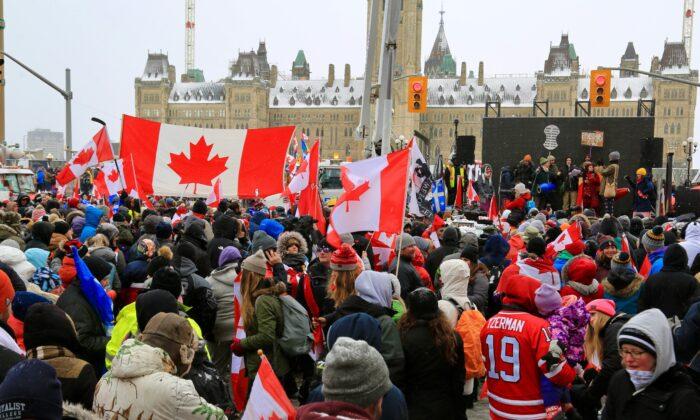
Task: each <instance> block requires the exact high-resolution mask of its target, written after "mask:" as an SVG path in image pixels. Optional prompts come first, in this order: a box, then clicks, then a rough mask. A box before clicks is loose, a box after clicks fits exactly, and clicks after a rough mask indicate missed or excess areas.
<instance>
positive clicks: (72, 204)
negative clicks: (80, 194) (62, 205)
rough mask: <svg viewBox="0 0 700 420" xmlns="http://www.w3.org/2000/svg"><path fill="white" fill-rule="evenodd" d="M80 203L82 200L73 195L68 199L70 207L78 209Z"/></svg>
mask: <svg viewBox="0 0 700 420" xmlns="http://www.w3.org/2000/svg"><path fill="white" fill-rule="evenodd" d="M78 204H80V200H78V198H77V197H71V198H69V199H68V207H71V208H74V209H77V208H78Z"/></svg>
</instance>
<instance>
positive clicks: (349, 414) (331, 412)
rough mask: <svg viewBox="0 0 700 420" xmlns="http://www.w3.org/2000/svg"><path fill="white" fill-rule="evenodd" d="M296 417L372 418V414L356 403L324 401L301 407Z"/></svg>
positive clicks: (318, 418) (346, 419) (359, 419)
mask: <svg viewBox="0 0 700 420" xmlns="http://www.w3.org/2000/svg"><path fill="white" fill-rule="evenodd" d="M296 418H297V419H305V420H324V419H327V420H331V419H344V420H371V419H372V416H370V415H369V413H368V412H367V411H366V410H365V409H363V408H361V407H359V406H357V405H355V404H350V403H347V402H342V401H324V402H316V403H313V404H306V405H303V406H301V407H299V410H298V411H297V415H296ZM383 418H384V417H382V419H383Z"/></svg>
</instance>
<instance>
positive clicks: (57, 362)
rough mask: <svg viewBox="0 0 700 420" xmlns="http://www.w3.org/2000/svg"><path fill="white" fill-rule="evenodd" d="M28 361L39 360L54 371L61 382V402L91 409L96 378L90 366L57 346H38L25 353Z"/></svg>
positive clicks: (65, 349)
mask: <svg viewBox="0 0 700 420" xmlns="http://www.w3.org/2000/svg"><path fill="white" fill-rule="evenodd" d="M27 358H28V359H39V360H42V361H44V362H46V363H48V364H49V365H51V366H53V368H54V369H56V376H57V377H58V380H59V381H60V382H61V393H62V394H63V401H68V402H72V403H76V404H82V406H83V407H85V408H87V409H90V408H92V397H93V394H94V392H95V385H96V384H97V376H96V375H95V370H94V369H93V367H92V365H90V364H89V363H88V362H86V361H84V360H81V359H79V358H78V357H76V356H75V355H74V354H73V353H72V352H71V351H70V350H68V349H67V348H64V347H59V346H39V347H37V348H34V349H29V350H28V351H27Z"/></svg>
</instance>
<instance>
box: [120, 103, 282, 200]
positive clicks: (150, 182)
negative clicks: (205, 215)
mask: <svg viewBox="0 0 700 420" xmlns="http://www.w3.org/2000/svg"><path fill="white" fill-rule="evenodd" d="M293 133H294V127H275V128H260V129H250V130H230V129H225V130H224V129H207V128H198V127H185V126H177V125H170V124H161V123H158V122H154V121H149V120H144V119H140V118H136V117H131V116H128V115H125V116H124V118H123V123H122V140H121V144H122V148H121V157H122V159H124V163H125V166H126V168H125V171H124V172H125V173H126V181H127V188H129V189H134V186H135V185H136V184H138V186H139V187H140V188H141V189H142V190H143V192H144V193H145V194H157V195H166V196H167V195H169V196H182V195H186V196H199V197H207V196H208V195H209V193H210V192H211V190H212V188H213V183H214V180H215V179H216V178H220V179H221V180H222V182H221V196H222V197H241V198H255V197H268V196H270V195H273V194H279V193H281V192H283V191H284V166H285V160H286V156H287V147H288V146H289V142H290V140H291V138H292V134H293ZM131 166H133V168H131ZM135 178H136V179H135Z"/></svg>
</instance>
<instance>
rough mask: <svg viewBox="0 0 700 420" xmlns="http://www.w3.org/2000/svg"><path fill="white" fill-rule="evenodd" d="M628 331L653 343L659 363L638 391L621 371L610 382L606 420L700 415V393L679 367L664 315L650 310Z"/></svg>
mask: <svg viewBox="0 0 700 420" xmlns="http://www.w3.org/2000/svg"><path fill="white" fill-rule="evenodd" d="M625 328H633V329H637V330H639V331H641V332H642V333H643V334H645V335H646V336H648V337H649V338H650V339H651V341H652V342H653V346H654V349H655V350H656V363H655V365H654V368H653V369H654V370H653V371H652V377H651V382H650V383H649V384H648V385H646V386H645V387H642V388H640V389H636V388H635V386H634V385H633V383H632V381H631V380H630V376H629V373H628V372H627V371H626V370H624V369H621V370H619V371H618V372H617V373H615V375H613V377H612V379H611V380H610V386H609V387H608V396H607V400H606V403H605V410H604V411H603V419H609V420H614V419H645V420H653V419H678V420H680V419H691V418H697V415H698V413H700V390H699V389H698V387H697V386H696V385H695V384H694V383H693V382H692V380H691V378H690V377H689V376H688V375H687V374H686V373H685V372H684V371H683V369H682V368H681V367H680V365H676V358H675V355H674V353H673V338H672V334H671V329H670V328H669V326H668V322H667V321H666V317H665V315H664V314H663V313H662V312H661V311H659V310H658V309H650V310H648V311H644V312H641V313H639V314H638V315H636V316H635V317H634V318H632V319H631V320H630V321H628V322H627V325H626V326H625Z"/></svg>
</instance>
